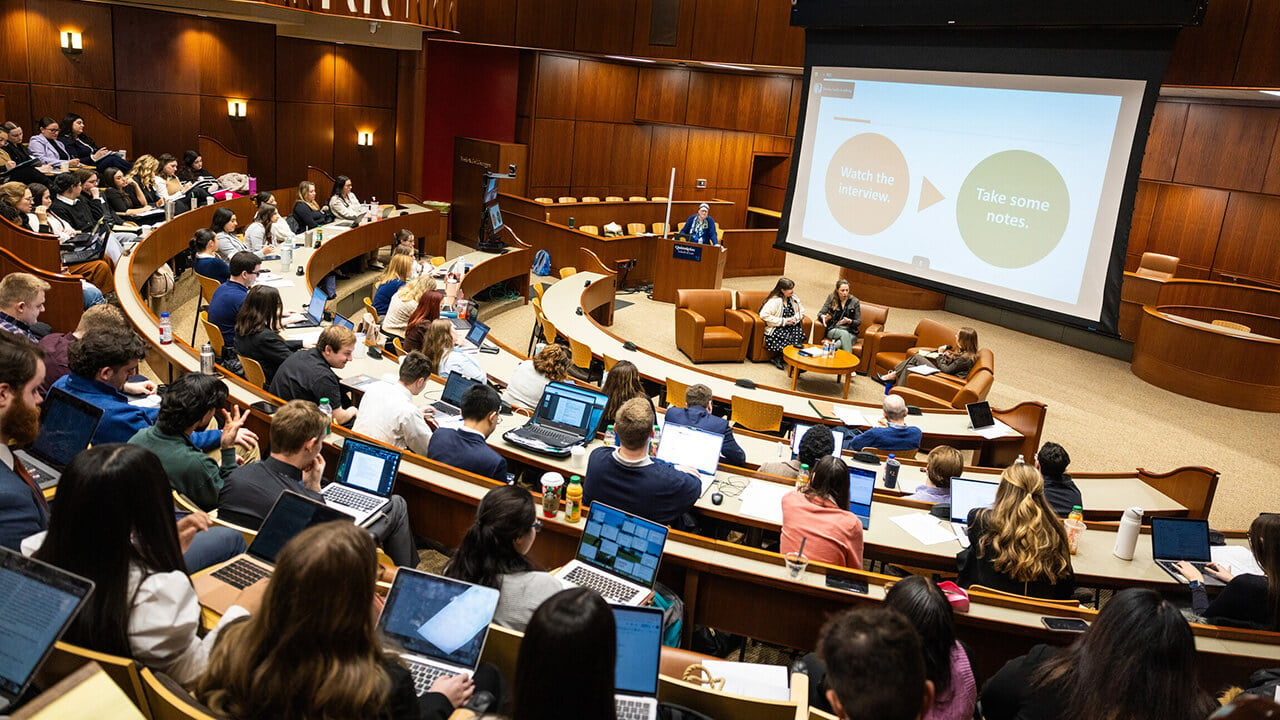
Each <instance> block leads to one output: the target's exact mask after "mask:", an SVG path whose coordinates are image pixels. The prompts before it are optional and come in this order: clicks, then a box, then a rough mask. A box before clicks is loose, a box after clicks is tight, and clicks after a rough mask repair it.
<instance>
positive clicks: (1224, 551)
mask: <svg viewBox="0 0 1280 720" xmlns="http://www.w3.org/2000/svg"><path fill="white" fill-rule="evenodd" d="M1209 557H1211V558H1213V561H1214V562H1216V563H1218V564H1219V565H1226V566H1227V567H1228V568H1229V569H1230V570H1231V574H1232V575H1265V574H1266V573H1264V572H1262V568H1261V567H1260V566H1259V565H1258V561H1257V559H1255V558H1254V557H1253V551H1252V550H1250V549H1249V548H1247V547H1243V546H1240V545H1221V546H1219V547H1212V548H1209Z"/></svg>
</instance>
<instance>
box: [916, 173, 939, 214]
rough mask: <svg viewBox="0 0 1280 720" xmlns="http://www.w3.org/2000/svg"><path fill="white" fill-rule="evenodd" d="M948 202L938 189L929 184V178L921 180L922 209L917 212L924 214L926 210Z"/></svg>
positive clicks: (919, 208) (917, 209)
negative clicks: (944, 201)
mask: <svg viewBox="0 0 1280 720" xmlns="http://www.w3.org/2000/svg"><path fill="white" fill-rule="evenodd" d="M943 200H946V198H945V197H943V196H942V193H941V192H938V188H936V187H934V186H933V183H931V182H929V178H920V207H918V208H916V212H923V211H924V209H925V208H927V207H929V206H931V205H937V204H938V203H940V202H942V201H943Z"/></svg>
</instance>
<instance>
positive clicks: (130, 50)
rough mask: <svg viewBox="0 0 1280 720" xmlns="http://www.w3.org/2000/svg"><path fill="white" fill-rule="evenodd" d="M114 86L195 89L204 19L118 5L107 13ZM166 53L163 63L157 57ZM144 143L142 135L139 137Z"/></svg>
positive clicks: (120, 88) (145, 89)
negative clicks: (108, 16) (114, 64)
mask: <svg viewBox="0 0 1280 720" xmlns="http://www.w3.org/2000/svg"><path fill="white" fill-rule="evenodd" d="M111 20H112V22H111V29H112V37H114V38H115V60H116V67H115V70H116V77H115V82H116V90H118V91H131V90H132V91H139V92H155V93H198V92H199V91H200V75H201V73H200V67H201V66H202V65H203V63H204V59H203V58H202V57H201V55H200V54H201V51H203V50H204V48H205V43H203V42H202V41H201V38H200V34H201V33H202V32H204V30H203V28H204V20H201V19H200V18H198V17H195V16H191V15H178V14H175V13H166V12H156V11H154V10H143V9H140V8H135V7H129V6H125V5H117V6H113V7H112V12H111ZM158 58H164V59H165V60H164V62H158ZM138 140H139V142H142V136H141V135H139V136H138Z"/></svg>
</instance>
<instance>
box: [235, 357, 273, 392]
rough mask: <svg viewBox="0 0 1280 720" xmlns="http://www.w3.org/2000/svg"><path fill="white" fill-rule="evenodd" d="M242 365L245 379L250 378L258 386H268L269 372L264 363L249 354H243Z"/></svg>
mask: <svg viewBox="0 0 1280 720" xmlns="http://www.w3.org/2000/svg"><path fill="white" fill-rule="evenodd" d="M240 365H241V366H242V367H243V368H244V379H245V380H248V381H249V382H251V383H253V384H254V385H257V386H258V387H266V386H267V373H266V372H265V371H264V370H263V369H262V363H260V362H258V361H257V360H254V359H253V358H251V357H249V356H248V355H241V356H240Z"/></svg>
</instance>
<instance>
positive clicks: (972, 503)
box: [951, 478, 1000, 523]
mask: <svg viewBox="0 0 1280 720" xmlns="http://www.w3.org/2000/svg"><path fill="white" fill-rule="evenodd" d="M999 487H1000V483H998V482H991V481H990V480H969V479H968V478H951V522H958V523H968V522H969V511H971V510H973V509H974V508H981V507H991V504H992V503H994V502H995V501H996V489H997V488H999Z"/></svg>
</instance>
